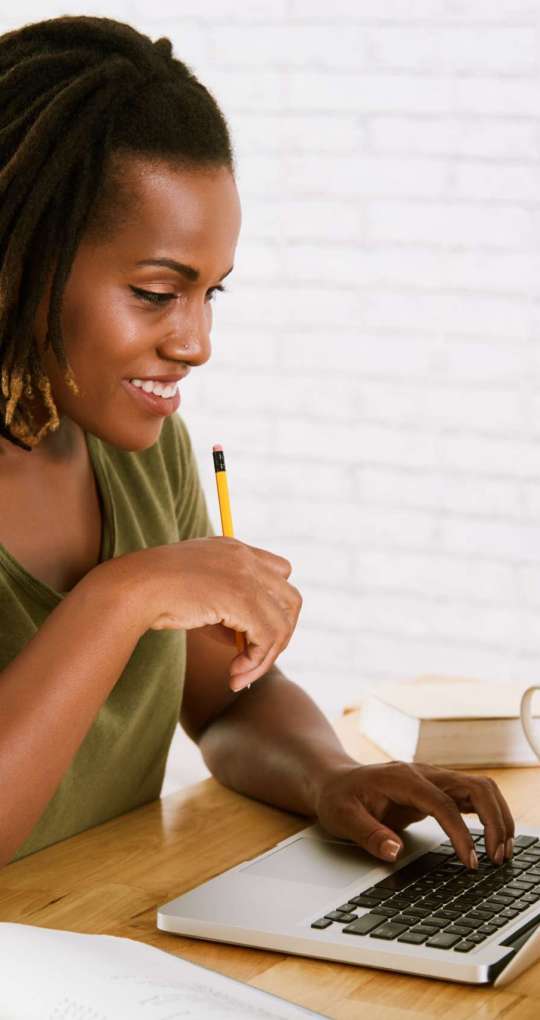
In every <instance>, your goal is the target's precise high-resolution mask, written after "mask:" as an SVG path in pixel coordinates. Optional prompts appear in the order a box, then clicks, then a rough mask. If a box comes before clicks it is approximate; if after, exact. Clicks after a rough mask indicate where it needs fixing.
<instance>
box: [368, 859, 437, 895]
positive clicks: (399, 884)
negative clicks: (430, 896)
mask: <svg viewBox="0 0 540 1020" xmlns="http://www.w3.org/2000/svg"><path fill="white" fill-rule="evenodd" d="M440 863H441V858H440V855H439V854H436V853H433V852H430V853H427V854H423V855H422V856H421V857H417V858H416V860H414V861H411V863H410V864H406V865H405V866H404V867H403V868H399V869H398V870H397V871H395V872H394V874H393V875H388V876H387V877H386V878H383V879H382V880H381V881H380V882H376V883H375V887H376V888H377V889H395V890H398V889H404V888H405V887H406V886H408V885H411V883H412V882H414V880H415V879H416V878H420V876H422V875H425V874H427V873H428V872H429V871H433V869H434V868H436V867H437V866H438V865H439V864H440Z"/></svg>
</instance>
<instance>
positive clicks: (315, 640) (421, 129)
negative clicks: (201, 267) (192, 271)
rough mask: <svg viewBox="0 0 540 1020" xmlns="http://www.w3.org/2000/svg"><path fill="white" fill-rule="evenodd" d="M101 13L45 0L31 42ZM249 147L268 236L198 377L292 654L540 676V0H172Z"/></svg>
mask: <svg viewBox="0 0 540 1020" xmlns="http://www.w3.org/2000/svg"><path fill="white" fill-rule="evenodd" d="M70 12H71V13H81V10H80V4H78V3H70V2H63V3H61V4H53V3H49V4H48V5H47V11H46V12H45V11H44V8H43V5H42V4H38V3H37V0H33V2H32V0H24V2H22V3H19V4H18V5H17V7H16V14H15V13H12V12H9V11H8V10H7V8H5V9H4V12H3V13H2V15H1V16H0V28H2V29H3V30H5V29H7V28H8V27H11V25H13V24H21V23H23V22H24V21H30V20H37V19H38V18H41V17H44V16H50V17H53V16H55V15H57V14H60V13H70ZM84 13H88V14H89V13H97V14H104V15H108V16H111V17H118V18H119V19H120V20H125V21H130V22H131V23H132V24H134V25H135V26H136V27H138V28H140V29H141V30H143V31H146V32H148V33H149V34H150V35H151V36H152V37H153V38H157V37H158V36H159V35H168V36H169V37H170V38H171V39H172V40H173V42H174V44H175V51H176V53H177V55H178V56H179V57H181V58H182V59H184V60H185V61H186V62H187V63H188V64H190V65H191V66H192V67H193V69H194V70H195V72H196V73H197V74H198V75H199V76H200V78H201V80H202V81H203V82H204V83H205V84H207V85H208V86H209V87H210V88H211V89H212V90H213V91H214V92H215V95H216V97H217V98H218V101H219V102H220V103H221V106H222V108H223V110H224V112H225V114H226V116H227V117H228V119H229V123H230V126H231V129H232V132H233V139H234V142H235V146H236V151H237V157H238V167H239V186H240V191H241V197H242V201H243V210H244V223H243V232H242V236H241V240H240V246H239V250H238V258H237V268H236V270H235V273H234V276H233V277H232V278H231V279H230V280H229V281H227V284H228V286H229V289H230V293H229V294H227V295H223V296H221V295H219V296H218V297H217V301H216V306H215V308H216V311H215V329H214V353H213V358H212V360H211V361H210V363H209V364H207V365H206V366H204V368H203V369H202V370H201V371H198V372H193V373H192V374H191V376H190V379H189V383H188V384H187V385H186V386H185V387H184V396H183V406H182V411H183V414H184V416H185V418H186V420H187V422H188V425H189V427H190V429H191V433H192V437H193V441H194V445H195V448H196V451H197V454H198V457H199V462H200V469H201V475H202V477H203V481H204V485H205V488H206V491H207V495H208V501H209V505H210V508H211V512H212V516H213V519H214V521H215V522H216V524H217V522H218V520H219V517H218V514H217V508H216V499H215V491H214V480H213V475H212V463H211V455H210V449H211V446H212V444H213V443H214V442H222V443H223V444H224V447H225V451H226V455H227V461H228V467H229V476H230V488H231V496H232V504H233V513H234V518H235V525H236V531H237V534H238V536H239V537H241V538H243V539H244V540H246V541H248V542H251V543H253V544H255V545H258V546H264V547H266V548H268V549H271V550H273V551H276V552H279V553H282V554H284V555H286V556H288V557H289V558H290V559H291V560H292V563H293V566H294V572H293V575H292V580H294V582H295V583H296V584H297V585H298V586H299V587H300V589H301V590H302V592H303V595H304V609H303V613H302V615H301V618H300V622H299V625H298V628H297V631H296V634H295V636H294V638H293V640H292V642H291V644H290V646H289V648H288V649H287V651H286V652H285V653H284V655H283V656H281V658H280V664H281V665H282V667H283V669H284V670H285V672H286V673H288V675H290V676H291V677H292V678H294V679H296V680H298V681H299V682H300V683H302V684H303V685H304V686H305V687H306V689H307V690H308V691H309V692H310V693H311V694H312V696H313V697H314V698H315V699H316V700H317V701H318V703H319V704H320V705H321V706H322V707H323V708H324V709H325V710H326V711H327V712H329V713H331V714H333V713H335V712H338V711H339V709H340V708H341V707H342V706H343V705H344V704H345V703H347V702H350V701H354V700H355V698H356V697H357V696H358V694H359V692H360V691H361V689H362V686H363V684H364V683H365V682H366V681H367V680H373V679H378V678H381V679H384V678H388V679H399V678H402V677H410V676H412V675H414V674H417V673H420V672H424V671H429V672H436V671H439V672H444V673H450V674H456V673H458V674H464V675H474V676H477V677H480V678H481V679H483V680H485V681H486V683H487V682H489V681H490V680H496V681H500V680H505V679H510V680H516V681H517V680H519V681H520V682H521V681H530V682H535V681H538V680H539V678H540V626H538V616H539V612H540V580H539V578H540V451H539V445H538V439H539V431H540V428H539V425H538V422H539V421H540V395H539V392H538V382H539V377H540V352H539V347H538V339H537V338H538V326H539V320H540V303H539V302H540V249H539V242H540V98H539V97H540V91H539V84H540V83H539V61H540V44H539V40H540V0H497V2H496V3H493V0H489V2H488V0H467V2H465V0H380V2H379V3H376V4H374V3H372V2H371V0H334V2H333V3H332V4H331V5H328V4H327V3H322V2H321V0H247V2H246V3H244V4H239V3H237V2H232V0H223V2H218V0H197V3H193V2H189V0H188V2H184V3H182V4H178V3H177V2H176V0H161V3H160V4H159V5H153V4H150V3H149V0H133V2H132V3H128V2H125V3H121V2H119V0H117V2H112V0H111V2H103V3H86V4H85V5H84Z"/></svg>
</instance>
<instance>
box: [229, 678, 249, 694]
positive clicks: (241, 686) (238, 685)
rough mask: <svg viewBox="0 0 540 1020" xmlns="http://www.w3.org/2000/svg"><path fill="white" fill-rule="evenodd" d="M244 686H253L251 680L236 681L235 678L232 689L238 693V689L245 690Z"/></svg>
mask: <svg viewBox="0 0 540 1020" xmlns="http://www.w3.org/2000/svg"><path fill="white" fill-rule="evenodd" d="M244 687H251V680H237V681H236V682H234V680H233V683H232V684H231V690H232V691H234V692H235V694H237V693H238V691H243V690H244Z"/></svg>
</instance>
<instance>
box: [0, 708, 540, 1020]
mask: <svg viewBox="0 0 540 1020" xmlns="http://www.w3.org/2000/svg"><path fill="white" fill-rule="evenodd" d="M335 725H336V730H337V732H338V734H339V736H340V738H341V739H342V741H343V743H344V744H345V746H346V747H347V749H348V751H349V753H351V754H353V755H354V756H355V757H356V758H357V759H358V760H359V761H361V762H363V763H366V764H367V763H370V762H376V761H386V760H388V756H387V755H385V754H383V752H381V751H380V750H379V749H378V748H376V747H375V746H374V745H373V744H371V743H370V742H369V741H367V740H366V739H365V738H364V737H363V736H362V734H361V732H360V729H359V725H358V717H357V716H356V715H354V714H353V713H350V714H348V715H345V716H343V717H342V718H341V719H340V720H339V721H338V722H337V723H336V724H335ZM470 771H472V770H470ZM486 774H488V775H491V776H493V778H494V779H495V780H496V782H497V783H498V784H499V786H500V787H501V789H502V790H503V792H504V795H505V797H506V798H507V800H508V802H509V804H510V808H511V810H512V813H513V815H514V818H515V820H516V822H517V823H518V829H519V823H521V824H522V825H523V827H526V826H527V824H530V825H533V826H540V768H518V769H492V770H490V771H489V772H487V773H486ZM464 817H465V819H466V820H467V821H468V822H469V823H470V824H473V823H476V824H477V823H478V818H477V816H476V815H470V816H464ZM306 824H309V820H306V819H305V818H304V817H301V816H299V815H291V814H287V813H285V812H283V811H280V810H277V809H275V808H271V807H269V806H267V805H265V804H261V803H258V802H257V801H253V800H249V799H248V798H246V797H242V796H240V795H238V794H236V793H234V792H232V791H231V790H227V789H226V788H224V787H222V786H220V784H219V783H217V782H216V781H215V780H214V779H206V780H204V781H203V782H200V783H197V784H195V785H193V786H189V787H187V788H185V789H182V790H179V791H178V792H176V793H174V794H170V795H169V796H167V797H165V798H163V799H162V800H159V801H154V802H153V803H152V804H149V805H147V806H146V807H143V808H139V809H138V810H136V811H132V812H130V813H128V814H126V815H123V816H121V817H120V818H116V819H114V820H113V821H111V822H107V823H106V824H104V825H100V826H97V827H96V828H94V829H89V830H88V831H87V832H84V833H81V834H80V835H78V836H74V837H73V838H71V839H68V840H65V841H64V842H61V843H57V844H56V845H55V846H52V847H48V848H47V849H46V850H42V851H40V852H39V853H37V854H33V855H31V856H30V857H27V858H25V859H23V860H21V861H16V862H15V863H13V864H10V865H8V866H7V867H5V868H4V869H2V870H1V871H0V920H2V921H17V922H20V923H23V924H36V925H41V926H44V927H50V928H63V929H66V930H70V931H81V932H98V933H104V934H109V935H120V936H124V937H127V938H132V939H139V940H141V941H143V942H146V943H148V944H150V945H154V946H157V947H159V948H161V949H165V950H167V951H168V952H171V953H174V954H177V955H178V956H181V957H184V958H185V959H188V960H192V961H194V962H195V963H202V964H204V965H205V966H208V967H212V968H214V969H215V970H217V971H221V972H222V973H224V974H228V975H230V976H231V977H235V978H239V979H240V980H242V981H246V982H248V983H249V984H251V985H253V986H255V987H257V988H262V989H264V990H266V991H269V992H274V993H276V994H279V995H282V996H284V997H285V998H287V999H289V1000H291V1001H293V1002H297V1003H300V1004H301V1005H303V1006H307V1007H309V1008H310V1009H313V1010H316V1011H318V1012H320V1013H321V1014H323V1015H324V1016H328V1017H333V1018H336V1020H364V1018H365V1020H426V1018H430V1020H431V1018H435V1017H437V1018H438V1020H439V1018H448V1020H469V1018H474V1020H495V1018H501V1020H502V1018H503V1017H504V1020H538V1018H539V1017H540V963H539V964H536V965H535V966H534V967H532V968H530V969H529V970H528V971H527V972H526V973H525V974H522V975H521V976H520V977H519V978H517V980H516V981H515V982H514V983H513V984H512V985H511V986H509V988H508V989H506V990H504V991H503V990H501V991H499V990H495V989H493V988H490V987H486V986H480V987H474V986H466V985H456V984H453V983H451V982H444V981H436V980H430V979H427V978H420V977H418V978H416V977H410V976H408V975H401V974H395V973H392V972H388V971H382V970H380V971H378V970H375V969H373V968H369V967H360V966H351V965H348V964H338V963H331V962H325V961H321V960H311V959H308V958H306V957H297V956H291V955H289V954H287V953H274V952H267V951H264V950H259V949H245V948H243V947H239V946H230V945H226V944H220V943H215V942H209V941H203V940H198V939H190V938H184V937H180V936H176V935H168V934H166V933H164V932H159V931H158V930H157V928H156V907H157V906H158V905H159V904H161V903H164V902H166V901H167V900H170V899H173V898H174V897H175V896H178V895H179V894H180V893H182V892H184V891H186V890H188V889H190V888H192V887H193V886H195V885H198V884H200V883H201V882H204V881H206V880H207V879H209V878H211V877H212V876H214V875H217V874H219V873H220V872H222V871H224V870H225V869H227V868H229V867H232V866H233V865H235V864H238V863H240V862H241V861H243V860H245V859H246V857H251V856H255V855H256V854H258V853H262V852H263V851H264V850H267V849H269V848H270V847H271V846H273V845H274V844H275V843H276V842H278V841H279V840H281V839H284V838H286V837H287V836H291V835H293V834H294V833H295V832H297V831H298V830H299V829H302V828H304V827H305V826H306Z"/></svg>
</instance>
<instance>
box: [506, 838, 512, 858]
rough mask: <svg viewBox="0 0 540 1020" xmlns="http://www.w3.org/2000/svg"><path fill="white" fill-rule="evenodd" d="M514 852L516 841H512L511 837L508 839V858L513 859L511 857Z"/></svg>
mask: <svg viewBox="0 0 540 1020" xmlns="http://www.w3.org/2000/svg"><path fill="white" fill-rule="evenodd" d="M513 851H514V840H513V839H512V837H511V836H510V837H509V838H508V839H507V840H506V856H507V857H511V856H512V853H513Z"/></svg>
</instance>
